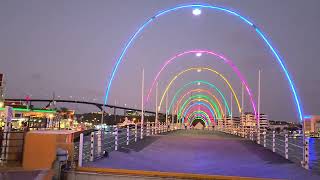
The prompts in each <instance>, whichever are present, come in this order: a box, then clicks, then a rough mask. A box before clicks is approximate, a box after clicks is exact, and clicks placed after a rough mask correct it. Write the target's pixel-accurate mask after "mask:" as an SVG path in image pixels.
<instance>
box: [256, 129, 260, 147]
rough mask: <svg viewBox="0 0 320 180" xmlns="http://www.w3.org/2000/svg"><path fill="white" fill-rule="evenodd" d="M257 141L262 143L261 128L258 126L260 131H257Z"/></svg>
mask: <svg viewBox="0 0 320 180" xmlns="http://www.w3.org/2000/svg"><path fill="white" fill-rule="evenodd" d="M257 142H258V144H260V128H258V132H257Z"/></svg>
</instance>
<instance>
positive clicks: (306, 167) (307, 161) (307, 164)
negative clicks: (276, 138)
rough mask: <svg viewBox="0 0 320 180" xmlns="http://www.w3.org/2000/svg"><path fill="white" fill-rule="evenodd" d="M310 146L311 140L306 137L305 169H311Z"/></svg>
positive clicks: (304, 146) (304, 148)
mask: <svg viewBox="0 0 320 180" xmlns="http://www.w3.org/2000/svg"><path fill="white" fill-rule="evenodd" d="M309 144H310V138H309V137H304V142H303V150H304V153H303V163H302V165H303V167H304V168H305V169H309V157H310V153H309Z"/></svg>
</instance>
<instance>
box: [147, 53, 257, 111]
mask: <svg viewBox="0 0 320 180" xmlns="http://www.w3.org/2000/svg"><path fill="white" fill-rule="evenodd" d="M190 53H191V54H196V55H197V54H198V53H200V54H208V55H211V56H215V57H217V58H219V59H221V60H223V61H224V62H225V63H226V64H227V65H229V66H230V67H231V68H232V70H233V71H234V72H235V73H236V74H237V76H238V77H239V78H240V80H241V82H242V84H243V85H244V86H245V89H246V91H247V93H248V95H249V98H250V102H251V105H252V108H253V110H254V111H255V109H256V108H255V103H254V100H253V99H254V98H253V95H252V93H251V90H250V88H249V86H248V85H247V82H246V80H245V78H244V76H243V75H242V74H241V73H240V71H239V69H238V68H237V67H236V66H235V65H234V64H233V63H232V61H231V60H229V59H227V58H226V57H224V56H223V55H220V54H218V53H216V52H213V51H208V50H190V51H185V52H182V53H180V54H177V55H175V56H173V57H171V58H170V59H169V60H168V61H166V62H165V63H164V65H163V66H162V68H161V69H160V71H159V72H158V73H157V75H156V77H155V79H154V80H153V82H152V85H151V87H150V89H149V92H148V95H147V99H146V101H147V102H146V103H148V101H149V98H150V95H151V92H152V90H153V88H154V85H155V83H156V82H157V80H158V78H159V76H160V74H161V72H162V71H163V70H164V69H165V67H166V66H167V65H168V64H170V63H171V62H172V61H173V60H175V59H177V58H178V57H182V56H185V55H188V54H190ZM238 105H239V102H238ZM239 106H240V105H239Z"/></svg>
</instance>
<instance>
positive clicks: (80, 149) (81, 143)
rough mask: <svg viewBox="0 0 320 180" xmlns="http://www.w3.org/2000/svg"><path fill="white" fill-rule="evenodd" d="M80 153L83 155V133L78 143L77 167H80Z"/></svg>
mask: <svg viewBox="0 0 320 180" xmlns="http://www.w3.org/2000/svg"><path fill="white" fill-rule="evenodd" d="M82 153H83V133H81V134H80V142H79V157H78V166H79V167H81V166H82Z"/></svg>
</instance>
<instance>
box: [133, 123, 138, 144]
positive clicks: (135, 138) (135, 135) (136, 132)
mask: <svg viewBox="0 0 320 180" xmlns="http://www.w3.org/2000/svg"><path fill="white" fill-rule="evenodd" d="M137 140H138V124H135V126H134V142H137Z"/></svg>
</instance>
